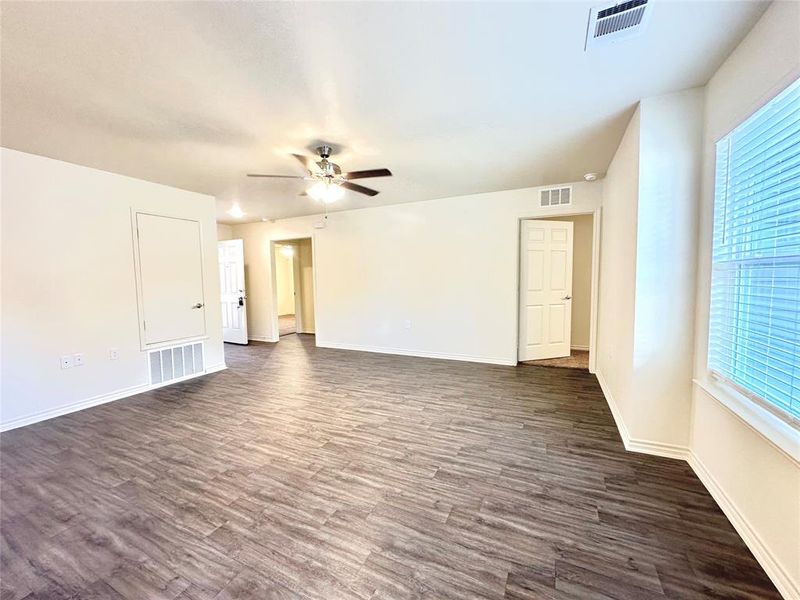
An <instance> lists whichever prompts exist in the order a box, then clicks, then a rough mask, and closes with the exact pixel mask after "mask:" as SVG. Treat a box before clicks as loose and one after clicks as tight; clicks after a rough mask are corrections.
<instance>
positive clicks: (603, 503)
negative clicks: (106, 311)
mask: <svg viewBox="0 0 800 600" xmlns="http://www.w3.org/2000/svg"><path fill="white" fill-rule="evenodd" d="M227 356H228V364H229V366H230V368H229V369H228V370H227V371H224V372H220V373H216V374H214V375H210V376H207V377H204V378H201V379H196V380H192V381H190V382H186V383H182V384H178V385H175V386H172V387H168V388H163V389H160V390H156V391H153V392H149V393H147V394H142V395H140V396H136V397H133V398H128V399H125V400H119V401H117V402H113V403H111V404H106V405H103V406H99V407H96V408H92V409H89V410H85V411H83V412H80V413H74V414H71V415H67V416H64V417H60V418H58V419H54V420H51V421H47V422H44V423H39V424H36V425H31V426H29V427H25V428H23V429H19V430H15V431H11V432H8V433H5V434H3V435H2V437H1V438H0V459H1V461H2V464H1V466H2V470H1V471H0V485H1V486H2V487H1V488H0V499H1V500H2V523H1V524H0V525H1V527H2V547H1V548H0V561H2V562H1V563H0V568H1V569H2V572H1V573H0V574H1V575H2V593H1V595H0V597H2V600H12V599H14V600H16V599H19V598H30V599H33V598H50V599H55V598H87V599H88V598H92V599H95V598H96V599H101V598H102V599H109V600H119V599H128V600H141V599H151V598H170V599H173V598H180V599H181V600H201V599H210V598H219V599H229V598H254V599H255V598H258V599H265V598H273V599H276V598H280V599H283V598H319V599H325V600H331V599H338V598H360V599H375V600H377V599H389V598H398V599H402V598H431V599H449V598H458V599H464V598H498V599H500V598H509V599H511V598H514V599H518V600H522V599H549V598H559V599H567V598H580V599H585V598H620V599H642V598H645V599H646V598H664V597H667V598H681V599H685V598H688V599H691V598H717V599H719V598H778V597H779V596H778V594H777V592H776V591H775V589H774V588H773V586H772V585H771V584H770V582H769V580H768V579H767V577H766V575H765V574H764V572H763V571H762V569H761V568H760V567H759V565H758V564H757V563H756V561H755V560H754V559H753V557H752V556H751V554H750V553H749V551H748V550H747V548H746V547H745V546H744V544H743V543H742V541H741V540H740V539H739V537H738V536H737V534H736V532H735V531H734V530H733V528H732V527H731V525H730V524H729V523H728V521H727V520H726V519H725V517H724V516H723V514H722V513H721V512H720V510H719V509H718V508H717V506H716V505H715V503H714V501H713V500H712V499H711V497H710V496H709V495H708V493H707V492H706V491H705V489H704V488H703V486H702V485H701V484H700V482H699V481H698V480H697V478H696V477H695V476H694V475H693V474H692V472H691V470H690V468H689V467H688V465H686V464H685V463H683V462H680V461H674V460H669V459H659V458H655V457H650V456H644V455H640V454H633V453H628V452H625V450H624V449H623V446H622V443H621V441H620V439H619V436H618V434H617V431H616V429H615V427H614V422H613V420H612V418H611V415H610V413H609V410H608V408H607V406H606V403H605V401H604V399H603V397H602V394H601V392H600V389H599V387H598V385H597V382H596V380H595V379H594V377H593V376H591V375H589V374H588V373H586V372H582V371H578V370H572V369H550V368H542V367H524V368H514V367H502V366H491V365H478V364H469V363H458V362H450V361H440V360H429V359H421V358H410V357H400V356H388V355H378V354H367V353H359V352H348V351H342V350H326V349H317V348H315V347H314V339H313V337H311V336H289V337H287V338H285V339H284V340H283V341H281V342H279V343H278V344H276V345H271V344H254V345H251V346H250V347H237V346H231V347H229V348H227Z"/></svg>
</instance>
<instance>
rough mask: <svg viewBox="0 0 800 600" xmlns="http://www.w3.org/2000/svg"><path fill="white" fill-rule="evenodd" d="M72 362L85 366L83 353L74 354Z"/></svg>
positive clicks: (77, 365) (75, 364) (78, 365)
mask: <svg viewBox="0 0 800 600" xmlns="http://www.w3.org/2000/svg"><path fill="white" fill-rule="evenodd" d="M72 364H73V365H74V366H76V367H82V366H83V353H82V352H79V353H78V354H74V355H73V356H72Z"/></svg>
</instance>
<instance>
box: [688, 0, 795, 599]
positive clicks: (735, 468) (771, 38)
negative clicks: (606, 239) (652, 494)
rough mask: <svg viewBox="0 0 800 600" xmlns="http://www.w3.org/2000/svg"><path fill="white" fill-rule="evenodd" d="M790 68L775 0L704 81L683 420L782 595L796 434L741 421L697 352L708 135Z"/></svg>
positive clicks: (787, 20) (782, 9) (787, 35)
mask: <svg viewBox="0 0 800 600" xmlns="http://www.w3.org/2000/svg"><path fill="white" fill-rule="evenodd" d="M798 77H800V3H798V2H774V3H773V4H772V5H771V6H770V7H769V8H768V9H767V11H766V12H765V13H764V15H763V17H762V18H761V20H760V21H759V22H758V23H757V24H756V26H755V27H754V28H753V30H752V31H751V32H750V34H749V35H748V36H747V37H746V38H745V39H744V40H743V41H742V42H741V44H740V45H739V46H738V47H737V48H736V50H734V52H733V53H732V54H731V55H730V57H729V58H728V59H727V60H726V61H725V62H724V63H723V64H722V66H721V67H720V68H719V70H718V71H717V72H716V74H715V75H714V76H713V77H712V78H711V80H710V81H709V83H708V86H707V88H706V101H705V135H704V138H705V140H704V149H703V162H702V165H703V166H702V172H703V186H702V196H701V202H700V216H701V218H700V231H699V234H700V235H699V268H698V275H697V288H698V293H697V303H696V317H697V319H696V324H695V328H696V335H695V346H694V347H695V352H694V355H695V360H694V376H695V379H696V380H697V382H698V384H696V385H695V386H694V390H693V395H692V398H693V401H694V414H693V420H692V422H691V449H692V454H693V459H694V461H695V462H696V464H697V466H698V467H699V469H698V472H705V473H707V478H708V481H707V484H708V485H709V487H710V488H711V489H712V492H715V495H716V497H717V499H718V501H719V502H720V504H721V505H722V506H723V509H725V510H726V513H727V514H728V516H729V517H730V518H731V521H733V522H734V524H735V525H736V526H737V529H738V530H739V531H740V533H742V536H743V537H744V539H745V541H746V542H747V543H748V545H749V546H750V548H751V550H753V552H754V554H755V555H756V558H758V559H759V561H760V562H761V563H762V565H763V566H764V567H765V569H766V570H767V572H768V573H769V575H770V576H771V577H772V579H773V581H775V582H776V584H777V585H778V586H779V589H781V591H782V593H783V594H784V596H785V597H786V598H800V463H798V457H800V434H798V432H797V430H796V429H791V428H789V427H788V426H786V425H785V424H783V423H782V422H780V421H778V420H777V419H775V418H774V417H772V415H771V413H767V411H763V410H759V407H757V406H755V405H754V404H753V403H748V407H747V408H748V409H749V410H751V411H752V412H751V414H750V415H749V416H748V419H749V422H750V423H759V424H760V425H762V426H760V427H759V428H758V429H756V428H754V427H753V426H752V425H750V424H748V422H746V421H745V420H743V419H742V418H740V417H739V416H737V415H738V414H743V413H742V411H741V410H740V408H741V404H737V403H736V402H735V401H731V398H730V397H728V396H727V395H726V394H725V391H724V390H723V389H721V388H720V387H719V386H715V385H714V383H713V381H710V380H709V378H708V375H707V369H706V359H707V350H708V348H707V340H708V312H709V311H708V307H709V288H710V281H711V235H712V215H713V205H714V163H715V149H714V144H715V142H716V141H717V140H718V139H719V138H720V137H722V136H724V135H726V134H727V133H728V132H730V131H731V130H732V129H733V128H735V127H736V126H737V125H739V123H741V122H742V121H743V120H744V119H746V118H747V117H748V116H749V115H750V114H752V113H753V112H754V111H755V110H757V109H758V108H759V107H760V106H762V105H763V104H764V103H765V102H767V101H768V100H770V99H771V98H772V97H774V96H775V95H776V94H777V93H778V92H780V91H781V90H782V89H783V88H785V87H786V86H787V85H788V84H789V83H791V82H792V81H794V80H796V79H797V78H798ZM704 387H705V388H706V389H708V390H709V392H706V391H705V390H704V389H703V388H704ZM762 432H763V433H762ZM764 433H768V434H770V435H771V437H772V439H773V440H776V441H778V442H780V440H781V439H782V440H783V443H775V442H773V441H770V439H768V438H767V437H766V436H765V435H764ZM778 434H780V437H778Z"/></svg>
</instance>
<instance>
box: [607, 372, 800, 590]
mask: <svg viewBox="0 0 800 600" xmlns="http://www.w3.org/2000/svg"><path fill="white" fill-rule="evenodd" d="M596 376H597V381H598V382H599V383H600V388H601V389H602V390H603V395H605V397H606V402H608V407H609V408H610V409H611V414H612V415H613V416H614V421H615V423H616V425H617V429H618V430H619V434H620V437H621V438H622V443H623V444H624V445H625V449H626V450H628V451H631V452H641V453H643V454H652V455H655V456H662V457H666V458H674V459H678V460H685V461H686V462H688V463H689V466H690V467H692V470H693V471H694V472H695V474H696V475H697V478H698V479H699V480H700V481H701V483H702V484H703V485H704V486H705V488H706V489H707V490H708V493H709V494H711V497H712V498H714V500H715V501H716V503H717V504H718V505H719V507H720V509H721V510H722V512H723V513H725V516H726V517H727V518H728V521H730V522H731V524H732V525H733V527H734V529H736V531H737V533H738V534H739V536H740V537H741V538H742V541H744V543H745V545H746V546H747V547H748V548H749V549H750V552H752V553H753V556H755V558H756V560H757V561H758V563H759V564H760V565H761V567H762V568H763V569H764V571H765V572H766V574H767V576H768V577H769V578H770V579H771V580H772V583H774V584H775V587H776V588H778V591H779V592H780V593H781V594H782V595H783V597H784V598H787V600H788V599H792V600H795V599H800V584H798V583H797V582H794V581H792V579H791V577H790V576H789V574H788V573H787V571H786V569H784V568H783V567H782V566H781V564H780V563H779V562H778V560H777V559H776V558H775V556H774V555H773V554H772V553H771V552H770V550H769V548H767V546H766V545H765V544H764V542H763V540H762V539H761V537H760V536H759V535H758V533H756V530H755V529H754V528H753V527H752V526H751V525H750V523H749V522H748V520H747V518H746V517H745V516H744V514H743V513H742V512H741V511H740V510H739V508H738V507H737V506H736V504H734V502H733V501H732V500H731V498H730V497H729V496H728V495H727V494H726V493H725V490H724V489H723V488H722V486H721V485H720V484H719V483H718V482H717V480H716V479H715V478H714V476H713V474H712V473H711V471H709V470H708V468H706V466H705V465H704V464H703V462H702V461H701V460H700V459H699V458H698V457H697V456H696V455H695V454H694V452H692V450H691V449H690V448H686V447H683V446H677V445H673V444H663V443H661V442H651V441H647V440H638V439H635V438H631V436H630V433H629V432H628V428H627V427H626V426H625V422H624V421H623V420H622V414H621V413H620V410H619V407H618V406H617V404H616V402H615V401H614V397H613V395H612V394H611V392H610V390H609V388H608V384H607V383H606V380H605V378H604V377H603V374H602V373H601V372H599V371H598V372H597V373H596Z"/></svg>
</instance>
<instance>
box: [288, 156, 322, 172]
mask: <svg viewBox="0 0 800 600" xmlns="http://www.w3.org/2000/svg"><path fill="white" fill-rule="evenodd" d="M292 156H294V157H295V158H296V159H297V160H299V161H300V162H301V163H302V164H303V166H304V167H305V169H306V171H308V172H309V173H313V172H314V170H315V169H316V167H317V163H315V162H314V160H313V159H311V158H308V157H307V156H303V155H302V154H292Z"/></svg>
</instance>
